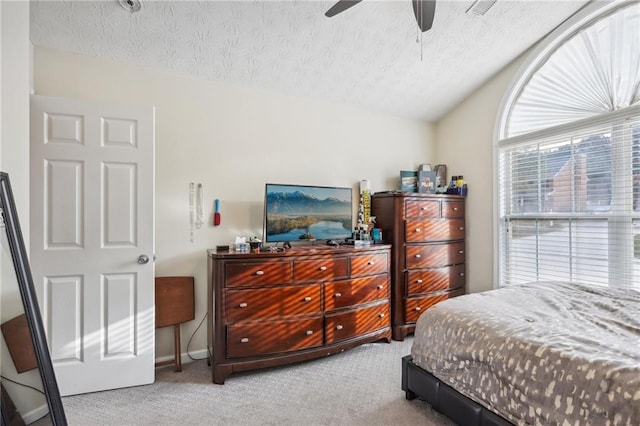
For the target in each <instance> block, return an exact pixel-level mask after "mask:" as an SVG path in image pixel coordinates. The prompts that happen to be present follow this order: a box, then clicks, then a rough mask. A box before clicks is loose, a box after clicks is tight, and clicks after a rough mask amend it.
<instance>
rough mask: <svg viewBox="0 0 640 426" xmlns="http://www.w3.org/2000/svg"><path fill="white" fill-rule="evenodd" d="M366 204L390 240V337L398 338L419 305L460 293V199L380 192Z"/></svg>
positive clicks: (462, 234)
mask: <svg viewBox="0 0 640 426" xmlns="http://www.w3.org/2000/svg"><path fill="white" fill-rule="evenodd" d="M371 210H372V215H373V216H375V217H376V227H379V228H381V229H382V234H383V238H384V241H385V242H387V243H391V244H392V250H391V327H392V337H393V339H394V340H404V338H405V337H406V336H407V334H409V333H412V332H413V331H414V330H415V323H416V321H417V320H418V317H419V316H420V314H422V313H423V312H424V311H425V309H427V308H429V307H430V306H433V305H434V304H436V303H437V302H440V301H441V300H444V299H448V298H450V297H455V296H459V295H461V294H464V290H465V283H466V277H465V275H466V273H465V199H464V197H462V196H458V195H435V194H420V193H401V192H381V193H376V194H374V195H373V196H372V200H371Z"/></svg>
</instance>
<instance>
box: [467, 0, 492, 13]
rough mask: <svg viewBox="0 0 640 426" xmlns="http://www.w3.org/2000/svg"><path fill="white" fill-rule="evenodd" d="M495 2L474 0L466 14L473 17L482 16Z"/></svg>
mask: <svg viewBox="0 0 640 426" xmlns="http://www.w3.org/2000/svg"><path fill="white" fill-rule="evenodd" d="M496 1H497V0H476V1H474V2H473V4H472V5H471V7H469V9H467V12H466V13H467V14H469V15H474V16H483V15H484V14H485V13H487V12H488V11H489V9H491V8H492V7H493V5H494V4H496Z"/></svg>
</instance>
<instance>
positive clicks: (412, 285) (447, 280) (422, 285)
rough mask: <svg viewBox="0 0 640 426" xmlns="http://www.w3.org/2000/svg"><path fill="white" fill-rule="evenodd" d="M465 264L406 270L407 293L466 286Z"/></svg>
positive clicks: (422, 292)
mask: <svg viewBox="0 0 640 426" xmlns="http://www.w3.org/2000/svg"><path fill="white" fill-rule="evenodd" d="M464 275H465V265H464V264H462V265H455V266H445V267H442V268H430V269H416V270H409V271H407V272H406V276H407V294H408V295H412V294H424V293H430V292H433V291H440V290H450V289H456V288H461V287H464V283H465V276H464Z"/></svg>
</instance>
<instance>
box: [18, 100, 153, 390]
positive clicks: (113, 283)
mask: <svg viewBox="0 0 640 426" xmlns="http://www.w3.org/2000/svg"><path fill="white" fill-rule="evenodd" d="M154 113H155V112H154V109H153V108H152V107H147V108H144V107H134V106H130V105H118V104H113V103H107V102H102V101H87V100H76V99H63V98H53V97H46V96H32V97H31V170H30V173H31V178H30V179H31V183H30V193H31V194H30V196H31V198H30V203H31V204H30V205H31V220H30V226H31V229H30V235H31V238H30V241H31V247H30V259H31V261H30V263H31V269H32V274H33V279H34V284H35V287H36V291H37V293H38V300H39V304H40V310H41V313H42V319H43V322H44V326H45V330H46V335H47V342H48V345H49V351H50V352H51V359H52V361H53V366H54V369H55V373H56V378H57V381H58V386H59V388H60V393H61V394H62V395H73V394H78V393H84V392H93V391H100V390H106V389H114V388H120V387H126V386H134V385H142V384H148V383H152V382H153V380H154V357H155V354H154V352H155V348H154V339H155V332H154V265H153V251H154V211H153V204H154V178H153V176H154ZM145 257H146V258H145Z"/></svg>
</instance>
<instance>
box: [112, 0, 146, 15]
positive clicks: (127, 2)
mask: <svg viewBox="0 0 640 426" xmlns="http://www.w3.org/2000/svg"><path fill="white" fill-rule="evenodd" d="M118 3H120V6H122V7H123V8H124V10H126V11H127V12H129V13H136V12H140V9H142V0H118Z"/></svg>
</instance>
